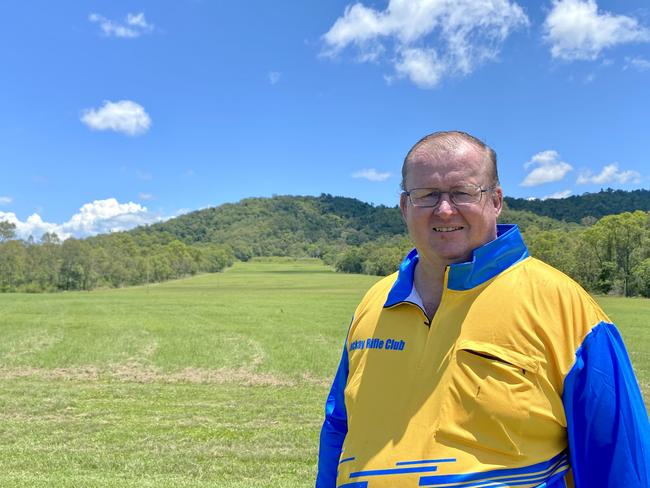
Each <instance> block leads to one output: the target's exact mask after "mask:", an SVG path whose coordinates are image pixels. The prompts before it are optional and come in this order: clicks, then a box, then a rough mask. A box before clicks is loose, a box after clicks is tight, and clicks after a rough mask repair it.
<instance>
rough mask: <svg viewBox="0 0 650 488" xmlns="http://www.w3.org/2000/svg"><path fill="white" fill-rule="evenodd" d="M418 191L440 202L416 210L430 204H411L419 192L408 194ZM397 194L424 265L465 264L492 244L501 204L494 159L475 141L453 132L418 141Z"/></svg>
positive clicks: (403, 168)
mask: <svg viewBox="0 0 650 488" xmlns="http://www.w3.org/2000/svg"><path fill="white" fill-rule="evenodd" d="M420 188H430V189H434V190H438V191H439V192H441V193H440V201H439V202H437V203H436V204H435V206H433V207H432V206H419V205H421V204H424V205H427V204H430V202H429V203H427V199H428V200H430V201H433V200H435V199H431V198H429V197H427V199H417V198H414V196H415V194H416V193H419V194H422V192H421V191H419V192H412V190H414V189H420ZM402 189H403V190H404V193H402V196H401V198H400V208H401V210H402V216H403V218H404V221H405V222H406V225H407V227H408V230H409V234H410V235H411V238H412V239H413V242H414V243H415V247H416V248H417V249H418V253H419V255H420V260H421V261H422V262H423V263H427V264H428V265H430V266H434V267H444V266H446V265H448V264H451V263H457V262H463V261H466V260H468V259H470V257H471V255H472V251H473V250H474V249H476V248H478V247H480V246H482V245H483V244H485V243H487V242H489V241H491V240H493V239H495V238H496V221H497V217H498V216H499V213H500V212H501V206H502V203H503V195H502V192H501V188H500V187H499V178H498V174H497V168H496V153H495V152H494V151H493V150H492V149H491V148H489V147H488V146H486V145H485V144H484V143H483V142H481V141H480V140H478V139H476V138H475V137H473V136H471V135H469V134H466V133H464V132H456V131H454V132H437V133H434V134H430V135H428V136H426V137H424V138H423V139H421V140H420V141H419V142H418V143H417V144H415V146H413V148H411V150H410V151H409V152H408V154H407V155H406V158H405V159H404V165H403V166H402ZM450 190H454V193H453V194H451V195H450V193H449V192H450ZM466 192H468V193H471V194H472V195H473V196H471V197H469V198H467V196H466V195H464V193H466ZM424 193H425V194H426V193H427V192H424ZM435 193H436V192H434V194H435ZM454 200H456V202H454ZM466 200H468V201H469V202H470V203H467V202H466ZM414 202H415V204H414Z"/></svg>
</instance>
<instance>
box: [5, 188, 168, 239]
mask: <svg viewBox="0 0 650 488" xmlns="http://www.w3.org/2000/svg"><path fill="white" fill-rule="evenodd" d="M0 220H7V221H9V222H12V223H14V224H16V234H17V236H18V237H19V238H21V239H27V238H28V237H29V236H30V235H31V236H34V237H35V238H40V237H41V236H42V235H43V234H44V233H45V232H55V233H56V234H57V235H58V236H59V238H61V239H67V238H69V237H88V236H92V235H96V234H103V233H107V232H116V231H122V230H128V229H131V228H133V227H137V226H138V225H144V224H151V223H154V222H159V221H161V220H163V219H162V218H161V217H159V216H156V215H154V214H152V213H151V212H149V210H147V207H143V206H142V205H140V204H137V203H133V202H129V203H119V202H118V201H117V200H116V199H115V198H108V199H106V200H95V201H93V202H92V203H86V204H84V205H83V206H82V207H81V208H80V209H79V212H78V213H76V214H74V215H73V216H72V217H71V218H70V220H68V221H67V222H64V223H63V224H56V223H52V222H45V221H43V219H42V218H41V216H40V215H38V214H36V213H35V214H32V215H30V216H29V217H28V218H27V220H26V221H24V222H23V221H21V220H19V219H18V218H17V217H16V214H15V213H13V212H0Z"/></svg>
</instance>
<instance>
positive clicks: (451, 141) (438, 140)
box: [400, 130, 500, 191]
mask: <svg viewBox="0 0 650 488" xmlns="http://www.w3.org/2000/svg"><path fill="white" fill-rule="evenodd" d="M461 144H469V145H471V146H473V147H474V148H476V149H477V150H478V151H480V152H482V153H484V154H485V157H486V163H487V164H488V165H489V166H490V168H489V170H490V173H491V174H490V185H491V186H492V187H497V186H499V185H500V183H499V173H498V171H497V153H496V152H495V151H494V149H492V148H491V147H490V146H488V145H487V144H485V143H484V142H483V141H481V140H480V139H478V138H476V137H474V136H473V135H471V134H468V133H467V132H462V131H457V130H452V131H440V132H434V133H432V134H429V135H427V136H424V137H423V138H422V139H420V140H419V141H418V142H416V143H415V145H414V146H413V147H412V148H411V149H410V150H409V152H408V153H407V154H406V157H405V158H404V163H403V164H402V182H401V184H400V187H401V188H402V191H406V174H407V172H408V163H409V162H410V161H411V159H412V156H413V154H414V153H415V151H417V150H418V149H420V148H421V147H422V146H424V145H426V146H429V147H431V148H432V149H433V150H434V151H441V152H442V151H453V150H455V149H457V148H458V147H459V146H460V145H461Z"/></svg>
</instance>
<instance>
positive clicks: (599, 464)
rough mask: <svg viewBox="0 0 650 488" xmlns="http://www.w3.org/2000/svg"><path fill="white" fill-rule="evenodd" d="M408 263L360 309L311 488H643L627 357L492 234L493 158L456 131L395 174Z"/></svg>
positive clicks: (573, 288)
mask: <svg viewBox="0 0 650 488" xmlns="http://www.w3.org/2000/svg"><path fill="white" fill-rule="evenodd" d="M402 189H403V190H404V192H403V193H402V195H401V198H400V208H401V212H402V216H403V218H404V221H405V222H406V225H407V227H408V231H409V234H410V236H411V239H412V240H413V242H414V244H415V249H414V250H413V251H411V253H409V255H408V256H407V257H406V258H405V259H404V261H403V262H402V264H401V266H400V269H399V272H398V273H395V274H393V275H391V276H389V277H387V278H384V279H383V280H381V281H379V282H378V283H377V284H376V285H374V286H373V287H372V288H371V289H370V290H369V291H368V293H367V294H366V296H365V297H364V298H363V300H362V301H361V303H360V304H359V306H358V307H357V309H356V311H355V314H354V317H353V319H352V323H351V324H350V328H349V331H348V335H347V338H346V342H345V347H344V349H343V355H342V358H341V362H340V365H339V368H338V371H337V373H336V377H335V379H334V384H333V386H332V390H331V392H330V395H329V397H328V399H327V405H326V416H325V422H324V424H323V428H322V432H321V445H320V454H319V462H318V477H317V480H316V487H317V488H334V487H339V488H343V487H345V488H381V487H391V488H394V487H400V488H401V487H405V488H406V487H427V486H428V487H496V486H499V487H505V486H507V487H510V486H517V487H524V488H532V487H540V488H541V487H544V488H559V487H567V486H568V487H571V486H575V487H577V488H584V487H589V488H594V487H624V488H631V487H632V488H637V487H648V486H650V426H649V424H648V417H647V413H646V410H645V407H644V404H643V399H642V397H641V394H640V391H639V388H638V385H637V383H636V380H635V378H634V373H633V371H632V367H631V365H630V362H629V359H628V357H627V353H626V351H625V347H624V345H623V342H622V340H621V338H620V336H619V334H618V332H617V331H616V329H615V328H614V326H613V325H612V324H611V322H610V320H609V319H608V318H607V316H606V315H605V314H604V313H603V312H602V310H601V309H600V308H599V307H598V305H596V303H595V302H594V301H593V300H592V299H591V298H590V297H589V295H587V293H586V292H585V291H584V290H582V288H580V287H579V286H578V285H577V284H576V283H575V282H573V281H572V280H571V279H569V278H568V277H566V276H565V275H563V274H562V273H560V272H559V271H557V270H555V269H554V268H551V267H550V266H548V265H546V264H544V263H542V262H541V261H538V260H536V259H534V258H531V257H529V256H528V252H527V249H526V246H525V244H524V242H523V240H522V239H521V235H520V234H519V231H518V229H517V227H516V226H514V225H497V217H498V216H499V213H500V212H501V208H502V204H503V195H502V191H501V188H500V186H499V180H498V175H497V168H496V154H495V153H494V151H493V150H492V149H490V148H489V147H487V146H486V145H485V144H484V143H483V142H481V141H480V140H478V139H476V138H474V137H473V136H470V135H469V134H465V133H462V132H440V133H435V134H431V135H429V136H427V137H425V138H424V139H422V140H421V141H419V142H418V143H417V144H416V145H415V146H414V147H413V148H412V149H411V150H410V151H409V153H408V154H407V156H406V158H405V160H404V165H403V167H402Z"/></svg>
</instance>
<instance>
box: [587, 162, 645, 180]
mask: <svg viewBox="0 0 650 488" xmlns="http://www.w3.org/2000/svg"><path fill="white" fill-rule="evenodd" d="M640 182H641V174H640V173H638V172H637V171H634V170H627V171H619V170H618V164H617V163H612V164H608V165H607V166H605V167H604V168H603V169H602V171H601V172H600V173H599V174H597V175H594V174H593V173H592V172H591V171H590V170H585V171H583V172H582V173H580V176H578V181H577V183H578V184H579V185H585V184H589V183H593V184H597V185H602V184H604V183H640Z"/></svg>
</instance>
